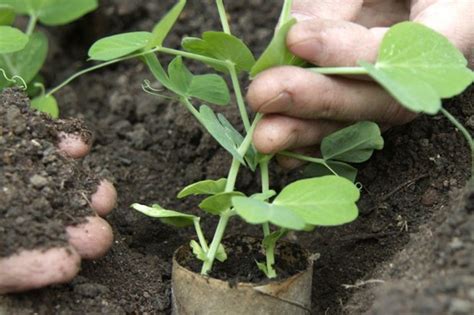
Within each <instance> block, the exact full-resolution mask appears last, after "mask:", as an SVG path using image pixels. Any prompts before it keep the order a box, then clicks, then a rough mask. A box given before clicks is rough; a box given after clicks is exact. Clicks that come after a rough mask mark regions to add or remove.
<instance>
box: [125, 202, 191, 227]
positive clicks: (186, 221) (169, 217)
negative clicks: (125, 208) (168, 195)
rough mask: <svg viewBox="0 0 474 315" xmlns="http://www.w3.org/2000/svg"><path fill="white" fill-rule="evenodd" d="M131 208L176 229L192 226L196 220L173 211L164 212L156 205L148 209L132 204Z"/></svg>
mask: <svg viewBox="0 0 474 315" xmlns="http://www.w3.org/2000/svg"><path fill="white" fill-rule="evenodd" d="M131 207H132V208H133V209H135V210H137V211H139V212H141V213H143V214H145V215H147V216H149V217H152V218H158V219H159V220H160V221H161V222H163V223H165V224H168V225H172V226H176V227H186V226H190V225H193V224H194V220H195V219H197V217H196V216H194V215H190V214H184V213H181V212H177V211H173V210H166V209H163V208H162V207H161V206H160V205H157V204H154V205H152V206H151V207H148V206H144V205H141V204H138V203H134V204H133V205H132V206H131Z"/></svg>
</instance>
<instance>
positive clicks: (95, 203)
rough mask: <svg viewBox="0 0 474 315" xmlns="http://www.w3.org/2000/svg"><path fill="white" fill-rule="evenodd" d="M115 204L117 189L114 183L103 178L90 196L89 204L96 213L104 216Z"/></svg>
mask: <svg viewBox="0 0 474 315" xmlns="http://www.w3.org/2000/svg"><path fill="white" fill-rule="evenodd" d="M116 204H117V190H115V187H114V185H113V184H112V183H111V182H109V181H108V180H106V179H103V180H102V181H101V182H100V184H99V186H98V187H97V191H96V192H95V193H94V194H92V196H91V206H92V208H93V209H94V210H95V211H96V212H97V214H98V215H100V216H101V217H104V216H106V215H108V214H109V213H110V212H111V211H112V209H113V208H115V205H116Z"/></svg>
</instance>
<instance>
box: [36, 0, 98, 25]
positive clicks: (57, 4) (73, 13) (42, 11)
mask: <svg viewBox="0 0 474 315" xmlns="http://www.w3.org/2000/svg"><path fill="white" fill-rule="evenodd" d="M42 1H43V5H42V6H41V7H40V8H39V10H38V12H37V13H36V14H37V16H38V18H39V20H40V22H41V23H43V24H45V25H51V26H54V25H63V24H67V23H70V22H72V21H74V20H77V19H78V18H80V17H82V16H84V15H86V14H87V13H89V12H92V11H94V10H95V9H97V6H98V2H97V0H42Z"/></svg>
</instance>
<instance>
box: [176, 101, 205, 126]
mask: <svg viewBox="0 0 474 315" xmlns="http://www.w3.org/2000/svg"><path fill="white" fill-rule="evenodd" d="M180 100H181V103H182V104H184V106H186V109H187V110H189V111H190V112H191V114H193V116H194V118H196V120H197V121H199V123H200V124H201V125H203V126H204V122H203V121H202V118H201V115H200V114H199V112H198V110H197V109H196V107H194V105H193V104H191V101H189V99H188V98H187V97H181V98H180Z"/></svg>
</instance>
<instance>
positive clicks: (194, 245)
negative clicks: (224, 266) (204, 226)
mask: <svg viewBox="0 0 474 315" xmlns="http://www.w3.org/2000/svg"><path fill="white" fill-rule="evenodd" d="M189 246H190V247H191V249H192V251H193V254H194V256H196V258H197V259H199V260H200V261H207V253H206V252H205V251H204V250H203V249H202V247H201V245H199V243H198V242H196V241H194V240H192V241H191V242H190V243H189ZM216 259H217V260H218V261H220V262H224V261H226V260H227V253H226V252H225V248H224V245H222V243H221V244H219V247H218V248H217V252H216Z"/></svg>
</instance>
